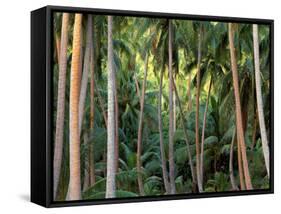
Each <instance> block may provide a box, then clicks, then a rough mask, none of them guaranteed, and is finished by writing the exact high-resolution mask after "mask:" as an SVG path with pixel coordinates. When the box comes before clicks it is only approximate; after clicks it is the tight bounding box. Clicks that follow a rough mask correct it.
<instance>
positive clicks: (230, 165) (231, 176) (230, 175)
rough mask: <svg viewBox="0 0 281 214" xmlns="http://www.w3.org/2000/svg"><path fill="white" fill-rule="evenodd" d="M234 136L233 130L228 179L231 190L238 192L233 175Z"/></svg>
mask: <svg viewBox="0 0 281 214" xmlns="http://www.w3.org/2000/svg"><path fill="white" fill-rule="evenodd" d="M235 135H236V131H235V130H234V131H233V135H232V140H231V145H230V152H229V177H230V183H231V186H232V190H238V187H237V185H236V182H235V178H234V174H233V148H234V142H235Z"/></svg>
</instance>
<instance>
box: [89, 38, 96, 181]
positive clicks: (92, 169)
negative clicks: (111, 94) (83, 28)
mask: <svg viewBox="0 0 281 214" xmlns="http://www.w3.org/2000/svg"><path fill="white" fill-rule="evenodd" d="M90 74H91V77H90V95H91V96H90V130H91V131H93V129H94V119H95V100H94V98H95V81H94V78H95V77H94V74H95V66H94V48H93V44H92V45H91V57H90ZM94 143H95V142H91V143H90V149H89V162H90V164H89V167H90V168H89V171H90V186H93V185H94V184H95V182H96V177H95V158H94Z"/></svg>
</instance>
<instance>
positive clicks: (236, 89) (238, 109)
mask: <svg viewBox="0 0 281 214" xmlns="http://www.w3.org/2000/svg"><path fill="white" fill-rule="evenodd" d="M228 26H229V47H230V58H231V70H232V77H233V87H234V95H235V110H236V124H237V136H238V143H239V145H240V148H241V154H242V161H243V170H244V175H245V183H246V189H247V190H250V189H253V187H252V182H251V176H250V172H249V167H248V159H247V153H246V152H247V151H246V145H245V139H244V131H243V124H242V113H241V102H240V94H239V78H238V71H237V61H236V55H235V48H234V41H233V37H234V30H233V27H232V24H231V23H229V24H228Z"/></svg>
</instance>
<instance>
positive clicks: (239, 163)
mask: <svg viewBox="0 0 281 214" xmlns="http://www.w3.org/2000/svg"><path fill="white" fill-rule="evenodd" d="M236 129H237V126H236ZM236 141H237V159H238V172H239V181H240V189H241V190H245V189H246V187H245V181H244V172H243V164H242V155H241V148H240V143H239V141H238V139H237V137H236Z"/></svg>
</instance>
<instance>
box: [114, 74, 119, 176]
mask: <svg viewBox="0 0 281 214" xmlns="http://www.w3.org/2000/svg"><path fill="white" fill-rule="evenodd" d="M116 84H117V82H116V77H115V94H114V102H115V172H116V173H118V167H119V164H118V162H119V107H118V94H117V86H116Z"/></svg>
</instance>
